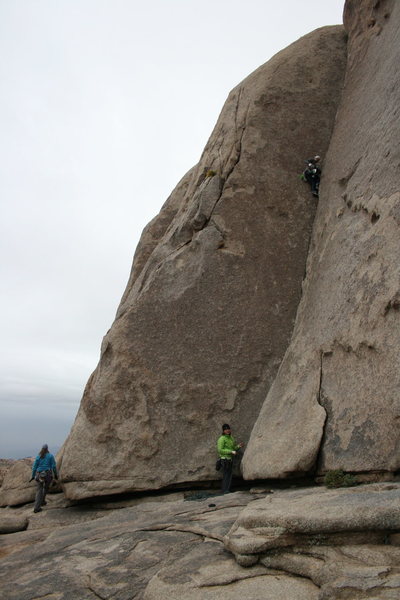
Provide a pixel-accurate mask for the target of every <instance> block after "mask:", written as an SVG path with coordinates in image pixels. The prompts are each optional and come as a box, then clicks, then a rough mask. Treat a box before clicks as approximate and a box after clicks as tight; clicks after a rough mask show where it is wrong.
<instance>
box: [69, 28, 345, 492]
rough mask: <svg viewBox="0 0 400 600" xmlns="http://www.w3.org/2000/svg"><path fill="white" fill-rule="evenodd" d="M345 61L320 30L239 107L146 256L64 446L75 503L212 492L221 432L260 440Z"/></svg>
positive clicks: (335, 41)
mask: <svg viewBox="0 0 400 600" xmlns="http://www.w3.org/2000/svg"><path fill="white" fill-rule="evenodd" d="M345 63H346V36H345V33H344V30H343V28H342V27H341V26H338V27H327V28H322V29H320V30H317V31H315V32H313V33H311V34H309V35H307V36H305V37H304V38H302V39H301V40H299V41H298V42H296V43H295V44H292V45H291V46H289V47H288V48H286V49H285V50H283V51H282V52H280V53H279V54H277V55H276V56H275V57H274V58H273V59H272V60H271V61H269V62H268V63H267V64H266V65H264V66H262V67H260V68H259V69H258V70H256V71H255V72H254V73H253V74H252V75H250V76H249V77H248V78H247V79H245V80H244V81H243V82H242V83H241V84H240V85H238V86H237V87H236V88H235V89H234V90H233V91H232V92H231V94H230V95H229V97H228V100H227V102H226V104H225V106H224V108H223V111H222V113H221V116H220V118H219V120H218V122H217V124H216V127H215V129H214V132H213V133H212V135H211V138H210V140H209V142H208V144H207V146H206V148H205V150H204V153H203V155H202V157H201V159H200V162H199V164H198V165H197V166H196V167H195V168H194V169H192V171H190V172H189V173H188V174H187V175H186V176H185V177H184V178H183V180H182V181H181V183H180V184H179V185H178V187H177V188H176V190H175V191H174V192H173V194H172V195H171V197H170V198H169V200H168V201H167V203H166V205H165V206H164V207H163V209H162V210H161V212H160V214H159V216H158V217H157V218H156V219H155V220H154V221H152V223H151V224H150V225H149V226H148V227H147V228H146V230H145V232H144V234H143V237H142V240H141V242H140V244H139V247H138V250H137V252H136V255H135V261H134V265H133V269H132V273H131V277H130V279H129V283H128V286H127V289H126V292H125V294H124V296H123V298H122V302H121V305H120V307H119V309H118V313H117V318H116V320H115V322H114V324H113V326H112V328H111V330H110V331H109V332H108V334H107V335H106V336H105V338H104V341H103V344H102V350H101V358H100V362H99V365H98V367H97V369H96V370H95V372H94V373H93V374H92V376H91V377H90V379H89V381H88V384H87V386H86V389H85V392H84V396H83V399H82V403H81V407H80V409H79V412H78V415H77V418H76V421H75V424H74V426H73V428H72V430H71V433H70V435H69V438H68V439H67V441H66V443H65V445H64V448H63V453H62V462H61V478H62V481H63V488H64V490H65V493H66V495H67V496H68V497H69V498H71V499H80V498H85V497H90V496H96V495H106V494H116V493H121V492H125V491H129V490H144V489H155V488H161V487H165V486H171V485H174V484H181V483H182V482H190V481H205V480H210V479H214V478H215V470H214V463H215V441H216V438H217V436H218V434H219V432H220V427H221V424H222V423H223V422H224V421H232V422H233V425H234V428H235V432H236V433H237V434H238V436H239V437H240V438H241V439H244V440H246V439H247V438H248V436H249V434H250V431H251V429H252V427H253V425H254V422H255V420H256V418H257V416H258V413H259V409H260V407H261V405H262V402H263V401H264V399H265V396H266V393H267V391H268V389H269V387H270V385H271V383H272V381H273V379H274V377H275V376H276V373H277V369H278V367H279V364H280V362H281V360H282V357H283V355H284V353H285V350H286V348H287V345H288V343H289V339H290V336H291V333H292V328H293V323H294V318H295V315H296V310H297V306H298V302H299V299H300V294H301V282H302V279H303V275H304V269H305V261H306V256H307V252H308V246H309V240H310V234H311V227H312V223H313V220H314V215H315V207H316V203H315V200H314V199H313V197H312V196H311V195H310V192H309V189H308V186H306V185H304V183H302V182H301V181H300V180H299V178H298V174H299V173H300V172H301V170H302V167H303V165H302V162H303V159H304V158H306V157H307V156H308V155H309V154H310V153H313V152H315V151H318V152H320V153H322V154H325V152H326V150H327V147H328V144H329V141H330V138H331V134H332V129H333V125H334V120H335V115H336V111H337V105H338V101H339V98H340V94H341V91H342V85H343V76H344V68H345ZM320 413H321V414H322V413H323V409H322V408H321V409H320ZM320 419H321V422H322V421H323V417H322V416H321V417H320Z"/></svg>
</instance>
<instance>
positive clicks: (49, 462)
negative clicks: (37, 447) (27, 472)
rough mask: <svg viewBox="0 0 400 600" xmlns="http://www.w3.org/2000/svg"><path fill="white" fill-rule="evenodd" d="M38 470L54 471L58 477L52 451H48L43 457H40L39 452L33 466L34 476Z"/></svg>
mask: <svg viewBox="0 0 400 600" xmlns="http://www.w3.org/2000/svg"><path fill="white" fill-rule="evenodd" d="M36 471H39V472H40V471H53V473H54V475H55V476H56V477H57V465H56V461H55V460H54V456H53V455H52V454H50V452H47V454H45V455H44V457H43V458H40V455H39V454H38V455H37V457H36V458H35V462H34V463H33V467H32V477H35V475H36Z"/></svg>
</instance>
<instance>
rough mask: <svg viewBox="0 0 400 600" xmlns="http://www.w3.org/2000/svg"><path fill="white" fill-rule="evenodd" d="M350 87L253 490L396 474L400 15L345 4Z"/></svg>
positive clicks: (267, 406) (269, 404)
mask: <svg viewBox="0 0 400 600" xmlns="http://www.w3.org/2000/svg"><path fill="white" fill-rule="evenodd" d="M344 23H345V27H346V29H347V31H348V34H349V41H348V57H349V58H348V65H347V70H346V77H345V86H344V91H343V96H342V100H341V104H340V107H339V111H338V115H337V120H336V125H335V129H334V132H333V136H332V141H331V144H330V147H329V152H328V155H327V157H326V161H325V164H324V172H323V180H322V186H321V195H320V201H319V205H318V211H317V215H316V219H315V224H314V230H313V236H312V242H311V247H310V253H309V257H308V261H307V274H306V278H305V282H304V285H303V295H302V300H301V303H300V306H299V310H298V314H297V319H296V324H295V328H294V332H293V338H292V341H291V344H290V347H289V348H288V350H287V352H286V355H285V358H284V360H283V362H282V365H281V367H280V370H279V373H278V375H277V378H276V380H275V382H274V384H273V386H272V388H271V390H270V392H269V394H268V396H267V399H266V401H265V403H264V405H263V408H262V410H261V413H260V416H259V418H258V420H257V422H256V425H255V427H254V429H253V431H252V434H251V439H250V443H249V445H248V448H247V451H246V453H245V456H244V461H243V467H244V476H245V478H248V479H257V478H269V477H287V476H290V475H293V474H300V473H315V472H317V473H319V474H323V473H324V472H326V471H328V470H331V469H337V468H342V469H345V470H346V471H350V472H359V473H363V472H366V473H369V474H374V473H375V474H379V473H382V472H385V473H393V472H395V471H397V470H398V469H399V468H400V452H399V450H400V434H399V419H400V395H399V389H400V353H399V347H400V327H399V316H400V311H399V309H400V245H399V225H400V146H399V138H400V118H399V117H400V81H399V70H398V65H399V64H400V39H399V31H400V3H399V2H393V1H391V0H385V1H379V2H377V1H369V0H368V1H366V2H355V1H353V0H351V1H348V2H347V3H346V6H345V12H344Z"/></svg>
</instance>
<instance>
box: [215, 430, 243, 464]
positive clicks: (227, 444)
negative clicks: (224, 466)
mask: <svg viewBox="0 0 400 600" xmlns="http://www.w3.org/2000/svg"><path fill="white" fill-rule="evenodd" d="M239 448H240V446H239V445H238V444H237V443H236V442H235V440H234V438H233V437H232V436H231V435H226V434H223V435H221V437H219V438H218V442H217V450H218V456H219V457H220V458H227V459H228V460H232V456H233V454H232V450H239Z"/></svg>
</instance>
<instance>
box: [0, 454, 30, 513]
mask: <svg viewBox="0 0 400 600" xmlns="http://www.w3.org/2000/svg"><path fill="white" fill-rule="evenodd" d="M32 464H33V459H23V460H17V461H15V462H14V464H13V465H12V466H11V468H10V469H9V470H8V471H7V473H6V475H5V477H4V480H3V483H2V486H1V488H0V506H17V505H18V504H25V503H27V502H32V501H33V500H34V499H35V495H36V486H35V482H34V481H32V482H30V481H29V480H30V478H31V474H32Z"/></svg>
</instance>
